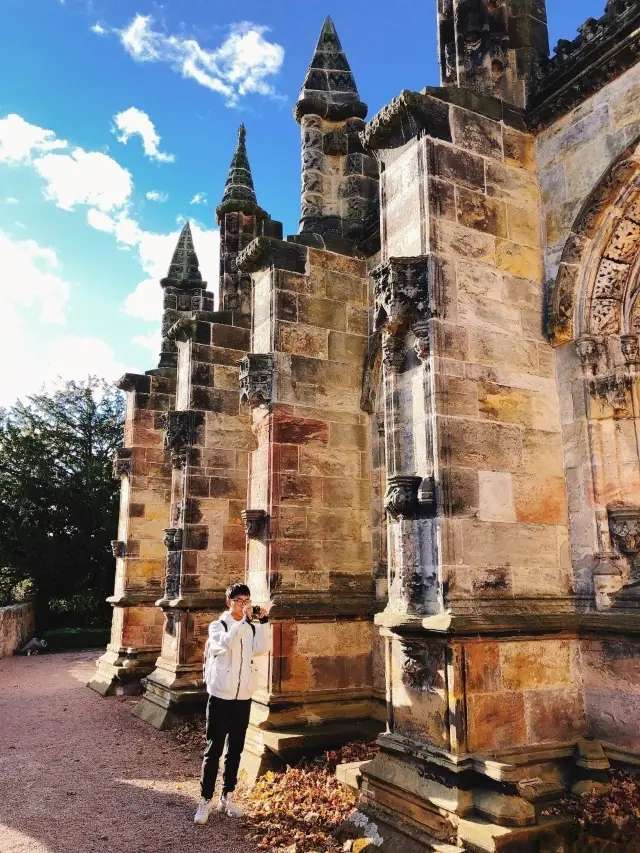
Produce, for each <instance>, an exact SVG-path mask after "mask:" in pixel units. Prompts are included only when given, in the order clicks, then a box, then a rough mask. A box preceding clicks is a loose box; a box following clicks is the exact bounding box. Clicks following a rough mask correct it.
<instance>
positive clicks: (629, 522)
mask: <svg viewBox="0 0 640 853" xmlns="http://www.w3.org/2000/svg"><path fill="white" fill-rule="evenodd" d="M607 515H608V516H609V533H610V535H611V541H612V543H613V544H614V546H615V548H616V549H617V550H618V551H619V552H620V553H621V554H624V555H625V557H632V558H633V557H636V556H637V555H638V554H639V553H640V507H636V506H610V507H607Z"/></svg>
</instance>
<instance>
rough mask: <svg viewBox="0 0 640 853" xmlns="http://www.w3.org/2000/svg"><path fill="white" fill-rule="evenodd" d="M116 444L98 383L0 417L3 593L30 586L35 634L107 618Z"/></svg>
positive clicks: (111, 402) (119, 408)
mask: <svg viewBox="0 0 640 853" xmlns="http://www.w3.org/2000/svg"><path fill="white" fill-rule="evenodd" d="M122 435H123V402H122V398H121V395H120V394H119V392H117V391H115V390H114V389H113V388H111V387H110V386H108V385H107V384H106V383H105V382H104V381H102V380H99V379H96V378H95V377H90V378H89V379H88V380H87V381H86V382H67V383H66V384H65V385H63V386H62V387H60V389H59V390H56V391H54V392H51V393H47V392H42V393H40V394H35V395H33V396H30V397H28V398H27V401H26V402H25V403H22V402H18V403H16V404H15V406H13V407H12V408H11V409H10V410H8V411H4V410H3V411H0V587H1V586H3V587H4V589H5V591H6V589H7V588H9V587H14V586H15V585H17V584H21V583H22V584H24V583H25V582H29V583H31V585H32V586H33V589H34V591H35V593H36V596H37V598H36V601H37V612H38V616H39V621H38V625H39V627H40V628H42V627H49V626H52V625H54V624H75V625H80V624H84V625H87V624H95V623H96V622H105V621H106V619H107V612H108V611H107V606H106V604H105V603H104V599H105V598H106V596H107V595H109V594H110V593H111V592H112V591H113V574H114V563H113V557H112V555H111V549H110V540H111V539H115V538H116V529H117V523H118V494H119V488H118V484H117V483H116V482H115V481H114V480H113V479H112V476H111V466H112V460H113V456H114V453H115V450H116V448H117V447H118V446H119V445H120V444H121V443H122ZM1 594H2V589H1V588H0V595H1Z"/></svg>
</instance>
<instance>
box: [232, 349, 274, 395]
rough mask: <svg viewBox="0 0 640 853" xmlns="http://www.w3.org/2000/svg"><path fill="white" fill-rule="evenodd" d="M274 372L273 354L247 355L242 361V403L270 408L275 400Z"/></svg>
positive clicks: (240, 378)
mask: <svg viewBox="0 0 640 853" xmlns="http://www.w3.org/2000/svg"><path fill="white" fill-rule="evenodd" d="M274 370H275V359H274V357H273V355H272V354H271V353H251V352H250V353H247V355H246V356H245V357H244V358H243V359H242V360H241V361H240V376H239V381H240V402H241V403H249V405H250V406H252V407H253V406H260V405H262V406H268V405H269V404H270V403H271V400H272V399H273V375H274Z"/></svg>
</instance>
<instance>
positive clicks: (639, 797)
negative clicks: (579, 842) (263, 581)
mask: <svg viewBox="0 0 640 853" xmlns="http://www.w3.org/2000/svg"><path fill="white" fill-rule="evenodd" d="M611 784H612V788H611V790H610V791H608V792H607V793H605V794H588V793H587V794H582V795H581V796H579V797H574V796H567V797H563V799H561V800H559V801H558V802H557V803H554V805H553V806H551V807H550V808H548V809H546V810H545V814H554V815H563V816H568V817H573V818H575V820H576V822H577V824H578V826H579V827H580V829H581V830H582V832H583V833H584V834H585V835H588V836H593V837H594V838H606V839H609V840H610V841H615V842H617V843H619V844H622V845H624V846H623V847H622V848H621V849H622V850H625V851H627V852H628V853H630V851H632V850H633V851H635V850H640V776H634V775H633V774H631V773H626V772H624V771H622V770H613V771H611Z"/></svg>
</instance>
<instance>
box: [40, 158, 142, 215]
mask: <svg viewBox="0 0 640 853" xmlns="http://www.w3.org/2000/svg"><path fill="white" fill-rule="evenodd" d="M33 165H34V167H35V169H36V171H37V172H38V174H39V175H40V176H41V177H42V178H44V180H45V188H44V194H45V196H46V198H49V199H51V200H52V201H55V203H56V204H57V206H58V207H61V208H62V209H63V210H73V209H74V207H75V206H76V205H77V204H87V205H90V206H91V207H97V208H98V209H99V210H103V211H108V210H114V209H116V208H118V207H122V206H123V205H124V204H126V203H127V201H128V200H129V197H130V195H131V192H132V190H133V181H132V179H131V174H130V173H129V171H128V170H127V169H124V168H123V167H122V166H121V165H120V164H119V163H117V162H116V161H115V160H114V159H113V158H112V157H109V156H108V155H107V154H103V153H102V152H101V151H85V150H84V149H82V148H75V149H74V150H73V151H72V152H71V154H45V155H44V156H43V157H39V158H37V159H36V160H34V163H33Z"/></svg>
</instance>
